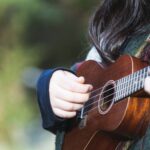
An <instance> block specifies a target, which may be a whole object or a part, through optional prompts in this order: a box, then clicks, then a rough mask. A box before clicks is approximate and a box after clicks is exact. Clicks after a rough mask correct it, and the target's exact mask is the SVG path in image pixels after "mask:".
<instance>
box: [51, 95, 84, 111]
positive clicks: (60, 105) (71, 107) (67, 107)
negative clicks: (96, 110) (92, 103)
mask: <svg viewBox="0 0 150 150" xmlns="http://www.w3.org/2000/svg"><path fill="white" fill-rule="evenodd" d="M53 107H54V108H57V109H61V110H64V111H77V110H79V109H81V108H82V107H83V104H76V103H70V102H67V101H65V100H62V99H58V98H56V99H55V102H54V103H53Z"/></svg>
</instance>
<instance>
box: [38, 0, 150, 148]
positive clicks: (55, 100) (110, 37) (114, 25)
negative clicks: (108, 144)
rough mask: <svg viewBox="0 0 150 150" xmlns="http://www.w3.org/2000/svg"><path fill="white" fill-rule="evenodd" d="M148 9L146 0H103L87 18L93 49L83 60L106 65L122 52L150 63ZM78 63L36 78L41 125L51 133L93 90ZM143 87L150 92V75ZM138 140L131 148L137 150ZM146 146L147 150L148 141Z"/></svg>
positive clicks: (149, 20) (149, 17)
mask: <svg viewBox="0 0 150 150" xmlns="http://www.w3.org/2000/svg"><path fill="white" fill-rule="evenodd" d="M149 12H150V1H149V0H103V1H102V2H101V4H100V6H99V7H98V9H97V10H96V12H95V13H94V15H93V17H92V19H91V21H90V26H89V37H90V40H91V41H90V42H91V45H92V46H91V47H92V48H91V50H90V51H89V52H88V54H87V57H86V60H89V59H94V60H95V61H97V62H100V63H101V64H102V65H105V64H110V63H114V62H115V61H116V60H117V59H118V57H119V56H121V55H123V54H129V55H132V56H135V57H138V58H140V59H141V60H144V61H147V62H148V63H149V62H150V38H149V37H150V36H149V35H150V13H149ZM79 65H80V64H76V65H74V66H73V67H72V68H73V69H66V68H55V69H48V70H46V71H44V72H43V73H42V75H41V77H40V79H39V81H38V86H37V94H38V103H39V106H40V111H41V115H42V120H43V127H44V128H45V129H47V130H49V131H51V132H53V133H56V132H57V130H58V129H59V128H60V126H61V125H62V124H64V122H65V121H66V120H68V119H70V118H72V117H74V116H76V114H77V111H78V110H79V109H80V108H82V107H83V105H84V103H85V102H86V101H88V98H89V96H90V91H91V90H92V89H93V86H92V85H90V84H85V83H84V82H85V79H84V77H82V76H80V77H77V76H76V75H75V71H76V70H77V68H78V66H79ZM120 65H121V64H120ZM144 89H145V91H146V92H147V93H150V77H147V78H146V79H145V84H144ZM147 132H148V131H147ZM148 137H150V134H149V136H148ZM137 143H139V142H135V144H134V146H130V148H131V147H132V149H139V147H138V146H137V145H138V144H137ZM147 143H148V142H147V141H146V144H147ZM146 144H145V145H146ZM132 145H133V144H132ZM147 147H148V148H147ZM145 148H147V149H150V143H149V144H147V145H146V147H145Z"/></svg>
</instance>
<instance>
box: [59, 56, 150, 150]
mask: <svg viewBox="0 0 150 150" xmlns="http://www.w3.org/2000/svg"><path fill="white" fill-rule="evenodd" d="M145 66H147V64H145V63H141V61H140V60H139V59H137V58H133V57H131V56H128V55H125V56H122V57H120V58H119V59H118V60H117V61H116V62H115V63H114V64H112V65H110V66H109V67H108V68H102V67H101V66H100V65H99V64H98V63H96V62H94V61H87V62H85V63H84V64H83V65H81V67H80V68H79V70H78V71H77V75H78V76H84V77H85V79H86V83H90V84H92V85H93V86H94V89H93V91H94V90H96V89H98V88H100V87H104V86H105V85H106V84H107V83H108V82H109V81H115V80H118V79H120V78H122V77H124V76H127V75H129V74H132V73H134V72H135V71H137V70H140V69H141V68H144V67H145ZM147 97H148V96H147V95H146V94H145V93H144V91H140V92H138V93H134V94H133V95H131V96H130V97H127V98H125V99H123V100H121V101H119V102H118V103H114V104H113V105H112V106H111V108H110V109H109V110H107V111H105V113H100V111H99V109H98V108H99V107H97V108H94V107H95V106H92V107H93V108H94V109H93V110H91V111H89V112H88V113H87V114H86V116H85V118H84V119H83V120H82V122H83V125H82V126H80V122H78V121H77V119H76V118H74V119H73V120H72V123H71V126H70V127H69V129H68V130H67V131H66V134H65V137H64V143H63V147H62V149H63V150H117V149H118V150H121V149H122V145H123V144H124V143H125V142H126V141H127V140H132V139H134V138H135V137H136V138H137V137H139V138H140V137H142V136H143V135H144V134H145V132H146V129H147V126H148V123H149V119H150V98H147ZM97 100H98V98H97ZM93 105H95V104H93Z"/></svg>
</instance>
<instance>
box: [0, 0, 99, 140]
mask: <svg viewBox="0 0 150 150" xmlns="http://www.w3.org/2000/svg"><path fill="white" fill-rule="evenodd" d="M98 3H99V1H96V0H93V1H91V0H0V4H1V5H0V53H1V55H0V72H1V73H0V112H1V113H0V131H1V135H0V139H3V140H4V139H6V140H7V141H8V142H9V143H11V142H12V141H13V136H12V131H13V130H15V129H17V128H21V127H23V126H25V125H26V124H28V122H30V121H32V120H33V118H37V115H36V114H37V113H39V112H37V104H36V103H37V102H36V96H35V92H34V94H31V93H29V92H27V91H26V90H25V88H24V86H23V84H22V83H21V75H22V73H23V71H24V69H25V68H27V67H29V66H37V67H40V68H42V69H43V68H49V67H55V66H59V65H61V66H62V65H63V66H70V65H71V64H72V63H74V62H75V61H78V60H80V59H83V57H84V56H85V53H86V50H88V49H89V44H88V42H87V39H88V38H87V37H88V36H87V30H88V18H89V16H90V15H91V10H92V9H94V8H95V6H96V4H98ZM83 49H85V51H83V52H81V50H83Z"/></svg>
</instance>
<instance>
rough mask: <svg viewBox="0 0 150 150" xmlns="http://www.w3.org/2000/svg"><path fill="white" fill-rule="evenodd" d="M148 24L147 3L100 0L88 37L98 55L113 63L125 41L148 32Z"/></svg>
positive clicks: (149, 4) (146, 0)
mask: <svg viewBox="0 0 150 150" xmlns="http://www.w3.org/2000/svg"><path fill="white" fill-rule="evenodd" d="M148 24H150V0H103V1H102V3H101V5H100V7H99V8H98V9H97V11H96V12H95V14H94V16H93V17H92V19H91V22H90V27H89V35H90V39H91V41H92V43H93V44H94V46H95V47H96V48H97V50H98V52H99V54H100V55H101V56H102V57H103V58H104V59H105V60H107V61H108V62H113V61H114V60H116V59H117V58H118V56H119V54H120V52H119V50H120V49H121V46H123V45H124V43H126V41H128V39H130V38H131V37H132V36H133V35H136V34H142V33H145V32H149V31H147V28H146V26H147V25H148Z"/></svg>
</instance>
